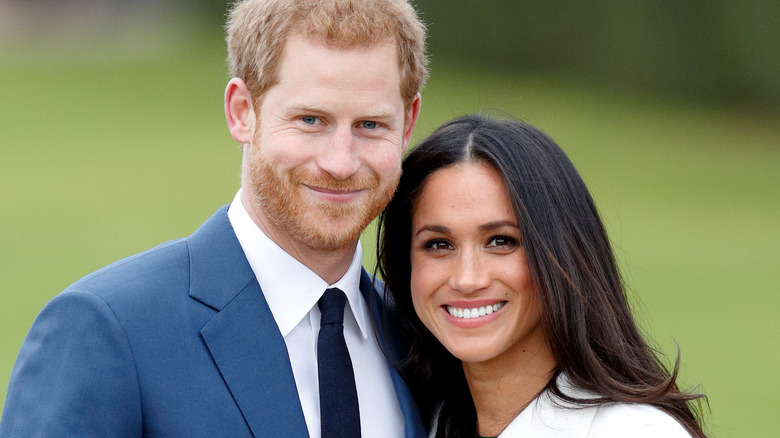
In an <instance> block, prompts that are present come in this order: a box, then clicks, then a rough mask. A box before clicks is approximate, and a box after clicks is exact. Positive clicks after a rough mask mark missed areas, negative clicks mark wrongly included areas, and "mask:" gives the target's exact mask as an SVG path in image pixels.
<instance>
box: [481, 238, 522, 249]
mask: <svg viewBox="0 0 780 438" xmlns="http://www.w3.org/2000/svg"><path fill="white" fill-rule="evenodd" d="M515 245H517V239H515V238H514V237H509V236H495V237H493V238H492V239H490V240H489V241H488V246H492V247H499V248H508V247H514V246H515Z"/></svg>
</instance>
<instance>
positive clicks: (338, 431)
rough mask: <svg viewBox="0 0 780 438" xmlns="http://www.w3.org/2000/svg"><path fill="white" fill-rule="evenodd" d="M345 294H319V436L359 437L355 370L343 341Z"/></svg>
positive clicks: (358, 410) (334, 437) (332, 437)
mask: <svg viewBox="0 0 780 438" xmlns="http://www.w3.org/2000/svg"><path fill="white" fill-rule="evenodd" d="M346 302H347V296H346V295H344V292H342V291H341V290H339V289H336V288H331V289H328V290H326V291H325V293H324V294H323V295H322V298H320V302H319V306H320V313H321V319H320V334H319V337H318V338H317V371H318V374H319V381H320V422H321V424H322V438H353V437H354V438H357V437H360V409H359V408H358V398H357V388H356V387H355V373H354V371H353V370H352V360H350V358H349V350H347V344H346V342H344V305H345V304H346Z"/></svg>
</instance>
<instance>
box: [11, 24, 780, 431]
mask: <svg viewBox="0 0 780 438" xmlns="http://www.w3.org/2000/svg"><path fill="white" fill-rule="evenodd" d="M149 41H155V40H154V39H153V38H151V37H150V39H149ZM173 41H174V42H173V43H166V44H163V45H160V46H156V45H154V44H152V47H151V48H149V46H148V45H147V46H145V47H146V49H144V50H138V49H137V48H136V47H135V46H129V47H127V48H121V49H116V47H113V48H112V47H111V46H95V45H93V46H89V47H87V48H81V49H75V50H71V49H68V50H64V47H55V48H53V49H44V50H42V49H40V47H36V48H34V50H33V49H30V48H25V49H24V50H20V49H14V50H10V49H7V48H6V49H5V50H4V51H0V84H2V85H0V102H1V103H0V202H2V205H3V208H2V210H0V248H2V251H0V278H3V284H4V289H3V292H2V293H3V306H2V307H1V308H0V333H2V336H0V399H4V395H5V389H6V385H7V382H8V378H9V376H10V373H11V369H12V366H13V362H14V359H15V357H16V353H17V352H18V349H19V347H20V345H21V343H22V341H23V339H24V335H25V333H26V332H27V330H28V329H29V326H30V324H31V323H32V320H33V319H34V317H35V315H36V314H37V312H38V311H39V310H40V308H41V307H42V306H43V305H44V304H45V303H46V302H47V301H48V300H49V299H50V298H51V297H52V296H53V295H55V294H56V293H58V292H59V291H60V290H62V289H63V288H64V287H66V286H67V285H68V284H70V283H71V282H73V281H75V280H76V279H77V278H79V277H81V276H82V275H85V274H87V273H89V272H90V271H92V270H94V269H97V268H99V267H100V266H103V265H105V264H107V263H109V262H111V261H113V260H116V259H117V258H120V257H124V256H127V255H130V254H133V253H135V252H138V251H141V250H143V249H146V248H148V247H150V246H152V245H155V244H157V243H160V242H163V241H165V240H169V239H171V238H176V237H181V236H186V235H187V234H189V233H191V232H192V231H193V230H194V229H195V228H196V227H197V226H198V225H199V224H200V223H201V222H202V221H203V220H204V219H205V218H206V217H207V216H209V215H210V214H211V213H212V212H213V211H214V210H215V209H216V208H217V207H219V206H221V205H223V204H225V203H228V202H229V201H230V200H231V199H232V196H233V194H234V193H235V190H236V189H237V188H238V185H239V178H238V174H239V165H240V154H239V150H238V147H237V145H236V144H235V143H234V141H233V140H232V139H231V138H230V136H229V134H228V131H227V129H226V127H225V123H224V117H223V114H222V93H223V90H224V86H225V83H226V75H225V73H224V71H225V67H224V62H223V59H224V54H223V48H222V46H221V44H220V42H219V41H218V40H217V39H216V38H214V39H212V40H206V41H204V40H200V39H195V40H192V41H186V40H184V39H181V38H179V39H174V40H173ZM63 46H64V45H63ZM436 61H437V62H434V64H433V66H432V72H431V80H430V81H429V84H428V86H427V87H426V89H425V91H424V94H423V105H422V115H421V118H420V123H419V125H418V128H417V131H416V133H415V139H416V140H419V139H420V138H422V137H423V136H424V135H426V134H428V133H429V132H430V131H431V130H432V129H433V128H434V127H435V126H437V125H439V124H440V123H442V122H444V121H445V120H447V119H448V118H450V117H452V116H456V115H460V114H463V113H467V112H474V111H486V112H491V113H493V114H501V113H505V114H512V115H514V116H517V117H520V118H523V119H525V120H527V121H529V122H531V123H532V124H534V125H536V126H538V127H540V128H541V129H543V130H544V131H546V132H547V133H548V134H550V135H551V136H552V137H553V138H555V139H556V140H557V141H558V142H559V143H560V144H561V145H562V146H563V148H564V149H565V150H566V151H567V153H568V154H569V156H570V157H571V159H572V161H573V162H574V163H575V165H576V166H577V168H578V169H579V170H580V172H581V174H582V175H583V177H584V179H585V180H586V182H587V183H588V185H589V187H590V188H591V191H592V192H593V194H594V196H595V198H596V201H597V203H598V205H599V208H600V210H601V212H602V214H603V216H604V219H605V221H606V223H607V226H608V228H609V231H610V234H611V237H612V240H613V242H614V244H615V248H616V252H617V255H618V258H619V260H620V263H621V267H622V269H623V272H624V274H625V277H626V279H627V281H628V283H629V284H630V286H631V290H632V301H633V302H634V303H635V307H636V314H637V316H638V318H639V320H640V321H641V323H642V325H643V327H644V328H645V330H646V332H647V333H648V334H649V335H650V336H651V337H652V338H653V339H654V340H655V341H656V343H657V345H658V346H659V348H660V349H661V350H662V351H664V352H665V353H666V354H667V355H668V356H669V360H673V357H674V353H675V351H676V350H675V344H674V343H675V342H677V343H678V344H679V345H680V348H681V351H682V379H683V382H684V383H685V384H686V385H687V384H697V383H700V384H701V387H700V389H701V390H703V391H704V392H706V393H707V394H708V395H709V397H710V406H711V409H712V413H711V416H709V419H708V423H709V430H710V432H711V435H712V436H713V437H741V436H744V437H756V436H771V435H772V434H773V432H774V430H773V428H772V426H771V422H770V421H767V418H771V414H772V413H773V410H772V408H771V407H772V406H773V405H774V399H775V394H776V393H777V392H780V376H778V370H780V353H778V352H777V351H776V349H775V348H772V347H773V344H774V343H775V341H774V340H776V339H777V338H778V335H780V323H779V322H778V321H777V309H779V308H780V294H778V293H777V292H778V291H780V274H778V269H777V263H778V260H780V250H778V248H780V227H779V226H778V225H777V218H778V217H780V195H779V194H778V188H780V172H778V171H779V170H780V123H779V122H780V116H778V115H777V114H764V113H759V112H750V111H748V110H744V109H742V110H740V109H729V108H725V107H717V106H710V105H705V104H702V103H691V102H684V101H676V100H674V99H673V98H671V97H668V96H667V97H661V96H657V95H653V94H642V93H634V94H629V93H626V92H621V91H618V90H613V89H610V88H609V87H604V86H601V87H598V86H593V85H589V84H584V83H578V82H576V81H573V80H569V79H565V78H555V77H550V76H544V75H532V74H528V73H524V72H507V71H495V70H492V69H490V68H485V69H482V70H470V69H465V68H463V67H461V66H453V65H446V64H444V63H442V62H438V60H436ZM372 242H373V236H372V235H370V234H367V235H366V236H365V238H364V244H365V245H366V249H365V251H364V252H365V253H366V254H367V257H366V259H367V260H368V261H369V263H371V260H373V257H372V255H371V253H372V252H373V249H371V246H372ZM767 341H768V342H767ZM0 403H2V402H0Z"/></svg>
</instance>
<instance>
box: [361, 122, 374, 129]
mask: <svg viewBox="0 0 780 438" xmlns="http://www.w3.org/2000/svg"><path fill="white" fill-rule="evenodd" d="M360 125H361V126H362V127H363V128H365V129H375V128H376V127H377V123H376V122H372V121H371V120H366V121H364V122H361V123H360Z"/></svg>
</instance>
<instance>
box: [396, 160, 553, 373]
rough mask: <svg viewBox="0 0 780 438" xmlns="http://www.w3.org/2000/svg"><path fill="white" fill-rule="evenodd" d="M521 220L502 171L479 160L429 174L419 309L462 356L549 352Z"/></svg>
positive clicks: (417, 262) (415, 245)
mask: <svg viewBox="0 0 780 438" xmlns="http://www.w3.org/2000/svg"><path fill="white" fill-rule="evenodd" d="M518 225H519V224H518V223H517V217H516V216H515V214H514V210H513V209H512V204H511V203H510V200H509V197H508V196H507V193H506V189H505V187H504V183H503V181H502V180H501V176H500V174H499V173H498V171H496V170H495V169H494V168H493V167H492V166H489V165H486V164H484V163H479V162H477V163H459V164H456V165H453V166H450V167H446V168H444V169H441V170H438V171H436V172H434V173H433V174H431V175H430V176H429V177H428V180H427V182H426V183H425V187H424V188H423V191H422V193H421V194H420V197H419V198H418V199H417V202H416V204H415V206H414V211H413V215H412V245H411V264H412V277H411V290H412V301H413V303H414V308H415V311H416V312H417V315H418V316H419V317H420V320H422V322H423V324H425V326H426V327H427V328H428V329H429V330H430V331H431V332H432V333H433V335H434V336H436V338H438V340H439V341H440V342H441V343H442V344H443V345H444V347H445V348H447V350H449V351H450V353H452V354H453V355H454V356H455V357H457V358H459V359H460V360H462V361H464V362H485V361H490V360H492V359H496V358H502V359H510V360H513V361H516V360H522V359H521V358H522V356H523V355H532V356H536V355H537V354H538V353H540V352H542V351H543V352H545V353H549V347H548V346H547V343H546V342H545V340H544V333H543V331H542V328H541V325H540V323H539V321H540V315H541V311H540V306H539V302H538V297H537V293H536V290H535V287H534V285H533V281H532V279H531V273H530V272H529V270H528V263H527V261H526V256H525V250H524V249H523V246H522V241H521V236H520V230H519V228H518Z"/></svg>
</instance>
